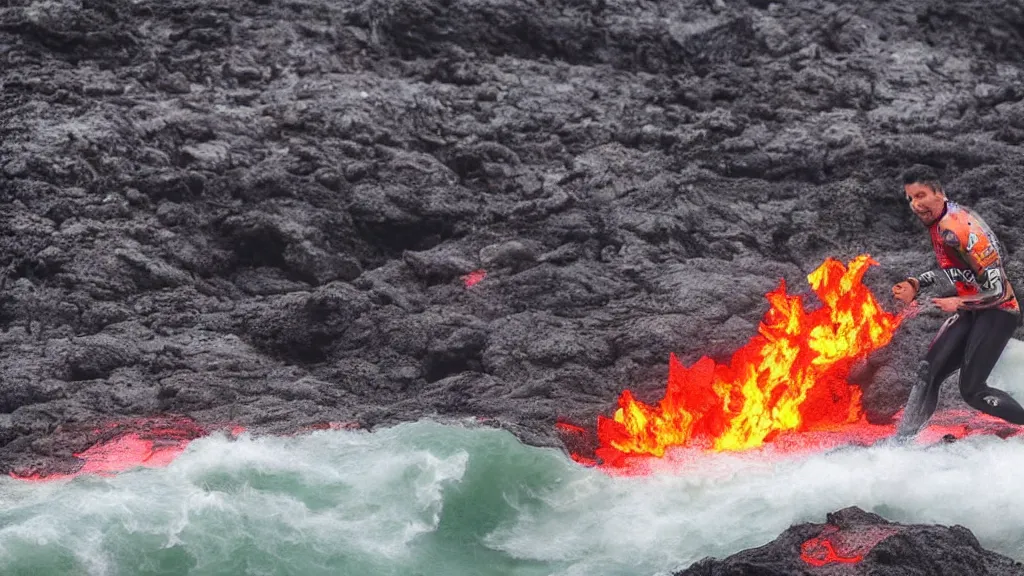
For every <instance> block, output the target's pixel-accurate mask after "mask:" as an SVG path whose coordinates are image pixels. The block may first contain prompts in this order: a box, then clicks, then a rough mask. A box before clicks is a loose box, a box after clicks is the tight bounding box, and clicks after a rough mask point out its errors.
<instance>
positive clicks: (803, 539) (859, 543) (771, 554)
mask: <svg viewBox="0 0 1024 576" xmlns="http://www.w3.org/2000/svg"><path fill="white" fill-rule="evenodd" d="M815 574H856V575H864V576H868V575H879V576H881V575H883V574H884V575H886V576H890V575H891V576H901V575H906V576H910V575H917V574H935V575H940V574H950V575H952V574H988V575H990V576H1019V575H1021V574H1024V565H1022V564H1021V563H1020V562H1017V561H1015V560H1013V559H1011V558H1008V557H1006V556H1003V555H1002V554H997V553H995V552H991V551H989V550H985V549H984V548H982V546H981V544H980V543H979V542H978V539H977V538H976V537H975V536H974V534H973V533H972V532H971V531H970V530H968V529H967V528H964V527H963V526H938V525H923V524H900V523H896V522H890V521H888V520H886V519H885V518H883V517H881V516H879V515H878V514H872V513H870V512H865V511H863V510H861V509H860V508H857V507H850V508H844V509H842V510H839V511H837V512H832V513H830V514H828V516H827V519H826V522H825V523H824V524H817V523H811V522H808V523H804V524H799V525H796V526H792V527H790V528H789V529H788V530H786V531H785V532H783V533H782V534H780V535H779V537H778V538H776V539H775V540H773V541H772V542H769V543H768V544H765V545H764V546H760V547H758V548H752V549H749V550H743V551H741V552H737V553H736V554H733V555H732V556H729V557H728V558H724V559H720V560H719V559H715V558H705V559H704V560H701V561H700V562H697V563H696V564H694V565H693V566H690V567H689V568H687V569H686V570H683V571H681V572H676V576H755V575H756V576H776V575H777V576H783V575H785V576H800V575H807V576H811V575H815Z"/></svg>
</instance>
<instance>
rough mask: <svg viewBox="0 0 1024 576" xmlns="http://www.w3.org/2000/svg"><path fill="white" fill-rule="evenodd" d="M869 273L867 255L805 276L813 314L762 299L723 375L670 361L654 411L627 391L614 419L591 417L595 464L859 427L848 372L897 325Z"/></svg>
mask: <svg viewBox="0 0 1024 576" xmlns="http://www.w3.org/2000/svg"><path fill="white" fill-rule="evenodd" d="M872 265H877V262H875V261H874V260H873V259H872V258H871V257H870V256H868V255H861V256H858V257H856V258H854V259H853V260H852V261H850V262H849V263H848V266H844V265H843V264H842V263H841V262H839V261H837V260H835V259H832V258H829V259H827V260H826V261H825V262H824V263H823V264H822V265H821V266H820V267H818V269H817V270H815V271H814V272H812V273H811V274H809V275H808V276H807V279H808V282H809V283H810V286H811V288H812V290H813V291H814V293H815V294H816V295H817V297H818V299H819V300H820V301H821V304H822V305H821V306H820V307H819V308H817V309H815V310H810V311H808V310H807V309H806V308H805V307H804V302H803V299H802V298H801V297H800V296H796V295H788V294H787V293H786V284H785V281H781V282H780V283H779V287H778V288H777V289H776V290H774V291H772V292H769V293H768V294H767V295H766V298H767V299H768V302H769V304H770V308H769V310H768V312H766V313H765V316H764V318H763V319H762V321H761V324H760V326H759V330H758V332H759V334H758V335H756V336H755V337H753V338H752V339H751V340H750V341H749V342H748V343H747V344H746V345H745V346H743V347H742V348H740V349H739V350H738V351H736V352H735V354H734V355H733V356H732V358H731V360H730V362H729V364H728V365H720V364H716V363H715V362H714V361H713V360H711V359H710V358H707V357H703V358H701V359H700V360H698V361H697V362H696V363H695V364H694V365H693V366H691V367H689V368H686V367H684V366H683V365H682V364H681V363H680V362H679V360H678V359H677V358H676V357H675V355H672V356H671V357H670V359H669V374H668V385H667V387H666V390H665V396H664V398H663V399H662V400H661V401H660V402H659V403H658V405H657V406H651V405H648V404H645V403H643V402H641V401H639V400H637V399H636V398H634V397H633V394H632V393H631V392H630V391H629V390H626V391H624V392H623V393H622V394H621V396H620V397H619V408H618V410H616V412H615V414H614V416H613V417H612V418H606V417H603V416H599V417H598V422H597V435H598V442H599V447H598V448H597V450H596V452H595V453H596V455H597V456H598V457H599V459H600V460H601V461H603V462H604V464H605V465H608V466H616V465H618V464H620V463H622V462H623V459H624V458H626V457H629V456H656V457H661V456H663V455H664V453H665V450H666V449H667V448H669V447H673V446H700V447H704V448H707V449H710V450H715V451H722V450H745V449H749V448H756V447H758V446H761V445H762V444H763V443H765V442H767V441H771V440H772V439H773V438H774V437H775V436H777V435H778V434H780V433H785V432H806V431H816V430H829V429H834V428H835V427H837V426H841V425H844V424H849V423H853V422H856V421H857V420H858V419H860V417H861V407H860V389H859V388H858V387H856V386H853V385H850V384H848V383H847V381H846V377H847V375H848V373H849V370H850V368H851V366H852V365H853V363H854V362H856V361H857V360H859V359H861V358H864V357H865V356H866V355H868V354H870V353H871V352H873V351H875V350H877V349H879V348H881V347H883V346H885V345H886V344H888V343H889V341H890V339H891V338H892V335H893V334H894V333H895V331H896V329H897V327H898V326H899V323H900V318H899V317H898V316H897V315H894V314H890V313H888V312H886V311H885V310H883V309H882V308H881V306H880V305H879V304H878V302H877V301H876V300H875V297H874V295H873V294H872V293H871V290H870V289H868V288H867V287H866V286H865V285H864V284H863V283H862V278H863V276H864V273H865V272H866V271H867V269H868V267H869V266H872Z"/></svg>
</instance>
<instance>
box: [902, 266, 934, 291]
mask: <svg viewBox="0 0 1024 576" xmlns="http://www.w3.org/2000/svg"><path fill="white" fill-rule="evenodd" d="M939 272H940V271H939V270H937V269H936V270H929V271H927V272H922V273H921V274H918V275H917V276H911V277H909V278H907V282H909V283H910V285H911V286H912V287H913V288H914V294H915V295H916V294H917V293H918V292H920V291H921V288H927V287H929V286H932V285H934V284H935V281H936V280H937V279H938V277H939Z"/></svg>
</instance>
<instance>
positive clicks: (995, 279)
mask: <svg viewBox="0 0 1024 576" xmlns="http://www.w3.org/2000/svg"><path fill="white" fill-rule="evenodd" d="M1002 283H1003V273H1002V271H1001V270H999V269H998V268H990V269H988V270H986V271H985V281H984V282H982V284H981V289H982V290H984V291H985V292H991V291H993V290H995V289H996V287H997V286H1001V285H1002Z"/></svg>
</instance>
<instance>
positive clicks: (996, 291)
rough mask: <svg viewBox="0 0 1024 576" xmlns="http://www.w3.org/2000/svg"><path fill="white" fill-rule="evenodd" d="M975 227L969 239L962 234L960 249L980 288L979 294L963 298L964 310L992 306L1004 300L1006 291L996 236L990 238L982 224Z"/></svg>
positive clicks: (962, 305) (961, 301)
mask: <svg viewBox="0 0 1024 576" xmlns="http://www.w3.org/2000/svg"><path fill="white" fill-rule="evenodd" d="M972 228H973V229H972V230H971V231H970V233H969V234H968V235H967V238H961V237H960V236H961V235H958V238H959V240H960V245H959V246H958V247H957V249H958V250H959V252H960V255H961V256H962V257H963V260H964V262H966V263H967V265H968V266H970V267H971V271H972V272H974V278H975V280H976V281H977V283H978V288H979V290H978V293H977V294H974V295H972V296H963V297H961V298H960V308H961V309H964V310H978V309H982V308H991V307H992V306H993V305H996V304H998V303H1000V302H1001V301H1002V300H1003V297H1004V296H1005V294H1006V283H1005V282H1004V278H1003V263H1002V260H1001V258H1000V257H999V249H998V248H997V247H996V242H995V239H994V238H990V237H989V236H988V235H987V234H986V233H985V232H984V231H983V230H982V227H981V226H977V227H972ZM985 230H987V228H986V229H985Z"/></svg>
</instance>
